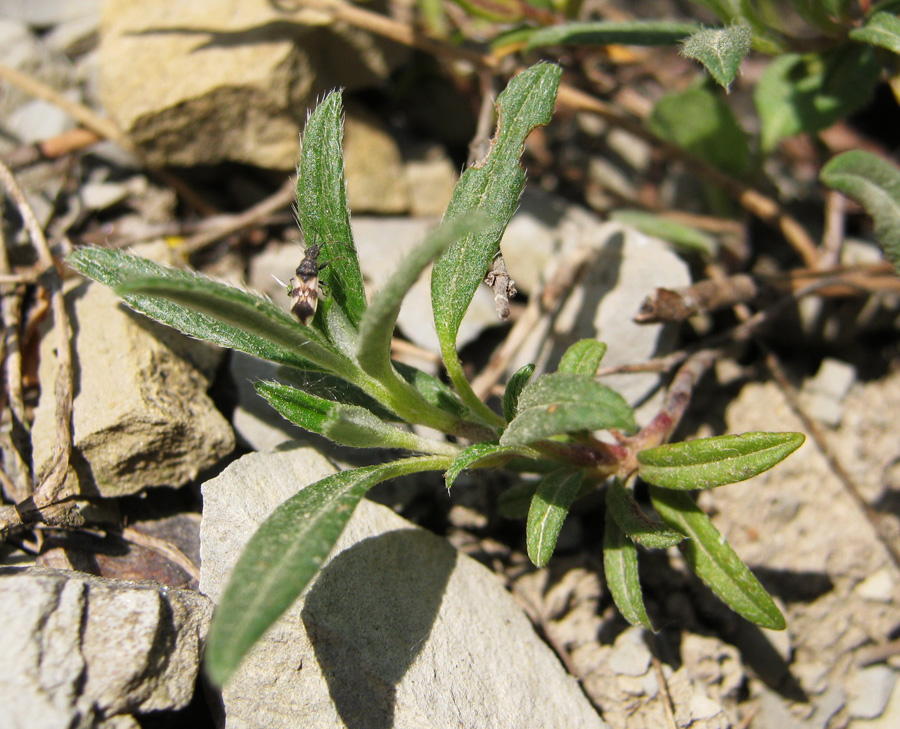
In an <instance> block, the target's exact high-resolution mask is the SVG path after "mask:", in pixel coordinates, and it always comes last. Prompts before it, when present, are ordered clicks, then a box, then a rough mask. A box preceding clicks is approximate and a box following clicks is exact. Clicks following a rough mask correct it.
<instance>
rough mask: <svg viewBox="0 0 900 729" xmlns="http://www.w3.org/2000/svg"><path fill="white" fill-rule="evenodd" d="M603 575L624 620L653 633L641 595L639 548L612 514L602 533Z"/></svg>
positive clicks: (608, 515)
mask: <svg viewBox="0 0 900 729" xmlns="http://www.w3.org/2000/svg"><path fill="white" fill-rule="evenodd" d="M603 574H604V575H605V576H606V586H607V587H608V588H609V592H610V594H611V595H612V598H613V601H614V602H615V603H616V607H617V608H618V609H619V612H620V613H622V617H623V618H625V619H626V620H627V621H628V622H629V623H631V624H632V625H635V626H639V627H641V628H646V629H647V630H653V624H652V623H651V622H650V618H649V617H648V616H647V610H646V609H645V608H644V596H643V594H642V593H641V582H640V579H639V576H638V554H637V547H635V546H634V544H633V543H632V542H631V540H629V539H628V537H627V536H626V535H625V532H624V531H622V529H621V528H620V527H619V525H618V523H616V520H615V519H614V518H613V516H612V514H611V513H610V511H609V510H607V512H606V524H605V526H604V529H603ZM654 632H655V631H654Z"/></svg>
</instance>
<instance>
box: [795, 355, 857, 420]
mask: <svg viewBox="0 0 900 729" xmlns="http://www.w3.org/2000/svg"><path fill="white" fill-rule="evenodd" d="M855 380H856V368H855V367H854V366H853V365H850V364H847V363H846V362H841V361H840V360H837V359H833V358H831V357H826V358H825V359H824V360H822V364H821V365H820V366H819V371H818V372H817V373H816V376H815V377H813V378H812V379H809V380H807V381H806V382H805V383H803V389H802V390H801V392H800V401H801V403H802V404H803V405H804V407H805V408H806V409H807V411H808V412H809V414H810V415H811V416H812V417H814V418H815V419H816V420H819V421H821V422H823V423H826V424H828V425H830V426H832V427H834V426H836V425H838V423H840V422H841V416H842V415H843V410H844V408H843V401H844V398H845V397H846V396H847V393H848V392H849V391H850V387H851V385H853V383H854V381H855Z"/></svg>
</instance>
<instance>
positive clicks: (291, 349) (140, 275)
mask: <svg viewBox="0 0 900 729" xmlns="http://www.w3.org/2000/svg"><path fill="white" fill-rule="evenodd" d="M66 262H67V263H68V264H69V265H70V266H72V268H74V269H75V270H76V271H79V272H80V273H83V274H84V275H85V276H89V277H90V278H92V279H94V280H95V281H98V282H99V283H102V284H104V285H106V286H109V287H110V288H116V287H117V286H119V285H121V284H124V283H126V282H128V281H132V280H136V279H147V278H160V279H163V278H166V279H171V280H174V281H194V280H195V279H198V278H199V279H201V280H208V279H205V278H204V277H202V276H200V274H198V273H194V272H192V271H180V270H178V269H175V268H171V267H169V266H162V265H160V264H158V263H155V262H154V261H150V260H147V259H146V258H140V257H139V256H134V255H131V254H129V253H123V252H122V251H118V250H112V249H110V248H78V249H76V250H75V251H73V252H72V253H71V254H69V256H68V258H67V259H66ZM122 298H123V299H124V301H125V303H126V304H128V306H130V307H131V308H132V309H134V310H135V311H138V312H140V313H141V314H144V315H145V316H148V317H150V318H151V319H154V320H155V321H158V322H160V323H162V324H166V325H168V326H170V327H173V328H174V329H177V330H178V331H180V332H183V333H184V334H187V335H188V336H189V337H194V338H195V339H202V340H203V341H206V342H212V343H213V344H218V345H219V346H220V347H228V348H230V349H237V350H239V351H241V352H246V353H247V354H252V355H253V356H254V357H259V358H261V359H267V360H270V361H272V362H278V363H279V364H285V365H290V366H292V367H296V368H299V369H304V370H306V369H314V370H320V369H321V366H320V365H317V364H314V363H313V362H311V361H310V360H308V359H306V358H305V357H302V356H300V353H301V352H302V351H303V349H302V348H303V346H304V344H303V343H300V342H299V341H296V342H294V341H292V342H291V343H290V344H286V343H285V344H277V343H275V342H273V341H271V340H269V339H266V338H264V337H261V336H259V335H258V334H256V333H255V332H253V331H248V330H246V329H242V328H240V327H238V326H232V325H230V324H224V323H222V322H221V321H220V320H218V319H217V318H216V317H215V316H212V315H207V314H202V313H200V312H197V311H194V310H193V309H190V308H189V307H187V306H180V305H178V304H175V303H173V302H171V301H168V300H166V299H164V298H159V297H156V296H141V295H138V294H130V295H127V296H123V297H122ZM291 323H293V322H291ZM310 339H311V340H313V341H319V338H318V336H317V335H316V334H315V333H313V334H311V335H310Z"/></svg>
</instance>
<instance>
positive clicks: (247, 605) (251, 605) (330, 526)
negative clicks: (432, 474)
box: [205, 456, 449, 686]
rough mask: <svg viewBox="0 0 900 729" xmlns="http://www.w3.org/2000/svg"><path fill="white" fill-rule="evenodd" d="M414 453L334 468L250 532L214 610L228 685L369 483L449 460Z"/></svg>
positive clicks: (213, 671) (214, 657)
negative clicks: (388, 460) (361, 465)
mask: <svg viewBox="0 0 900 729" xmlns="http://www.w3.org/2000/svg"><path fill="white" fill-rule="evenodd" d="M448 463H449V459H448V458H446V457H440V456H424V457H419V458H407V459H404V460H401V461H394V462H391V463H385V464H379V465H376V466H366V467H364V468H357V469H354V470H352V471H341V472H340V473H335V474H332V475H331V476H327V477H325V478H323V479H322V480H320V481H316V482H315V483H314V484H311V485H310V486H307V487H306V488H305V489H303V490H302V491H300V492H299V493H298V494H296V495H295V496H292V497H291V498H290V499H288V500H287V501H285V502H284V503H283V504H281V505H280V506H279V507H278V508H277V509H275V511H274V512H272V514H271V515H270V516H269V517H268V519H266V520H265V521H264V522H263V523H262V525H261V526H260V527H259V529H258V530H257V532H256V533H255V534H254V535H253V536H252V537H251V538H250V541H249V542H248V544H247V547H246V549H245V550H244V552H243V554H241V556H240V558H239V559H238V562H237V565H235V568H234V571H233V572H232V575H231V579H230V581H229V583H228V586H227V587H226V588H225V592H224V594H223V595H222V600H221V602H220V604H219V607H218V608H217V610H216V612H215V615H214V616H213V621H212V624H211V625H210V629H209V637H208V639H207V645H206V659H205V660H206V670H207V673H208V674H209V677H210V679H211V680H212V682H213V683H214V684H215V685H217V686H223V685H224V684H225V683H226V682H227V681H228V680H229V679H230V678H231V676H232V674H233V673H234V671H235V670H236V669H237V667H238V664H239V663H240V662H241V659H242V658H243V657H244V656H245V655H246V654H247V651H249V650H250V648H252V647H253V644H254V643H256V641H257V640H259V638H260V637H262V635H263V633H265V632H266V630H267V629H268V628H269V627H270V626H271V625H272V624H273V623H274V622H275V621H276V620H277V619H278V618H279V617H280V616H281V614H282V613H283V612H284V611H285V610H287V609H288V608H289V607H290V606H291V604H292V603H293V602H294V600H296V599H297V597H298V596H299V595H300V593H301V592H302V591H303V589H304V588H305V587H306V585H307V583H308V582H309V581H310V580H311V579H312V578H313V576H314V575H315V574H316V572H318V571H319V569H320V567H321V566H322V562H323V561H324V560H325V558H326V557H327V556H328V553H329V552H330V551H331V548H332V547H333V546H334V543H335V542H336V541H337V539H338V537H339V536H340V535H341V532H343V530H344V527H345V526H346V525H347V522H348V521H349V520H350V517H351V516H352V515H353V511H354V509H355V508H356V505H357V504H358V503H359V501H360V499H361V498H362V497H363V496H364V495H365V493H366V491H368V490H369V489H370V488H372V487H373V486H375V485H376V484H379V483H381V482H382V481H386V480H388V479H390V478H394V477H396V476H402V475H405V474H410V473H418V472H420V471H435V470H442V469H443V468H446V466H447V464H448Z"/></svg>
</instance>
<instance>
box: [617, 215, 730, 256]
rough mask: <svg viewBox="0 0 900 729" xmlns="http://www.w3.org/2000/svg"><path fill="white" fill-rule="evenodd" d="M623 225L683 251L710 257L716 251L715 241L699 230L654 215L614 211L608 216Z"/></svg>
mask: <svg viewBox="0 0 900 729" xmlns="http://www.w3.org/2000/svg"><path fill="white" fill-rule="evenodd" d="M609 218H610V220H615V221H616V222H619V223H624V224H625V225H630V226H631V227H633V228H637V229H638V230H639V231H641V232H642V233H646V234H647V235H652V236H653V237H654V238H661V239H662V240H665V241H668V242H669V243H672V244H674V245H675V246H677V247H679V248H681V249H683V250H684V251H688V252H692V253H700V254H703V255H712V254H713V253H714V252H715V250H716V247H717V245H716V239H715V238H713V237H712V236H711V235H709V234H707V233H704V232H703V231H702V230H700V229H699V228H695V227H693V226H691V225H685V224H684V223H679V222H677V221H675V220H669V219H667V218H662V217H660V216H659V215H657V214H656V213H646V212H644V211H642V210H616V211H614V212H613V213H611V214H610V216H609Z"/></svg>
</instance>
